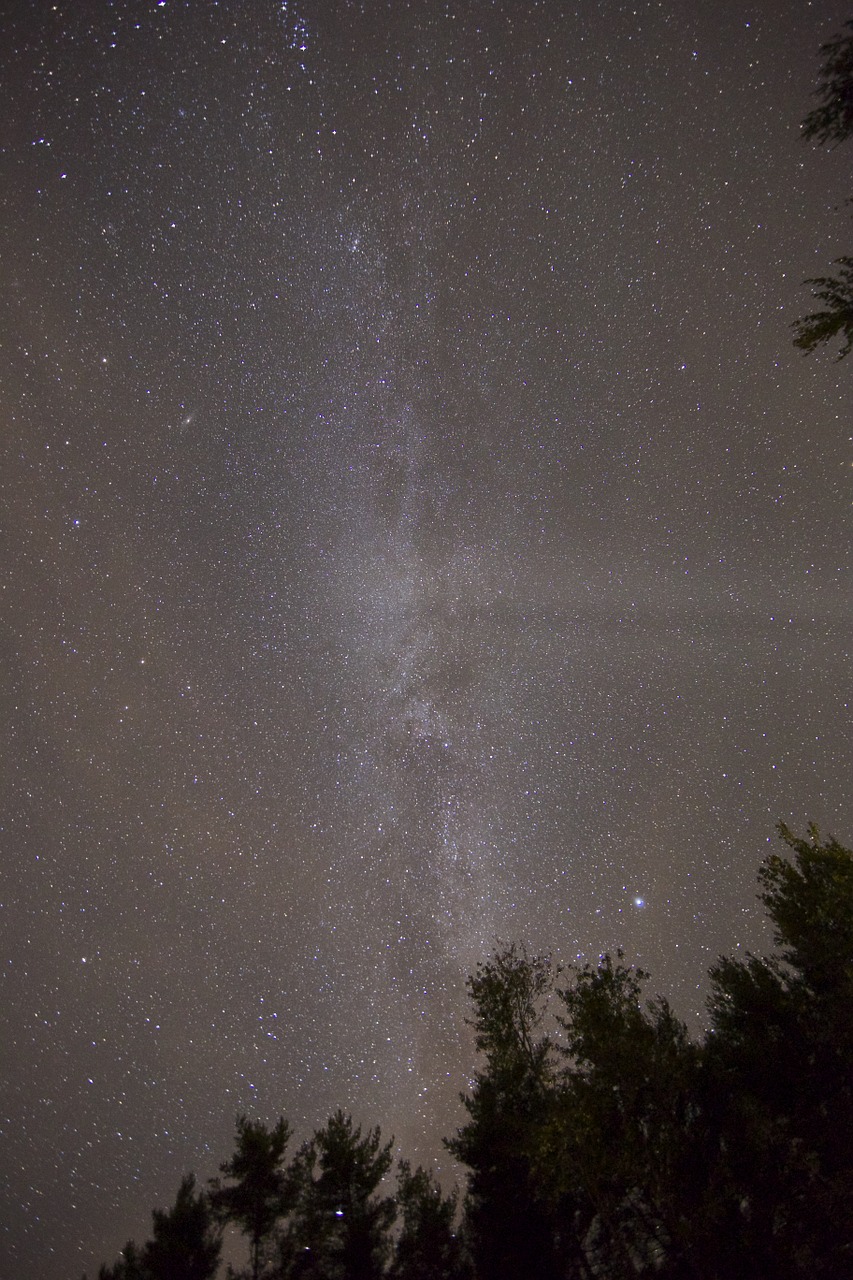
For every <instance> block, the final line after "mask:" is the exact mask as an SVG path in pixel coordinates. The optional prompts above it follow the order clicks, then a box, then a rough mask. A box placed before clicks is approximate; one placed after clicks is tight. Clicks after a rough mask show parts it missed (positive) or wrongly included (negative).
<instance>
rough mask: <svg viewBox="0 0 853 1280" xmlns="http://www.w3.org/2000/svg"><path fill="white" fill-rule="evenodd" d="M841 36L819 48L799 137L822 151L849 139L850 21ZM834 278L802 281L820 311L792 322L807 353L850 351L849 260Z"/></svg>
mask: <svg viewBox="0 0 853 1280" xmlns="http://www.w3.org/2000/svg"><path fill="white" fill-rule="evenodd" d="M844 32H845V33H846V34H844V33H842V34H840V35H837V36H835V38H834V39H832V40H830V41H829V42H828V43H827V44H825V45H822V46H821V53H822V54H823V64H822V67H821V71H820V79H819V81H818V87H817V89H816V91H815V92H816V96H817V97H818V98H819V99H820V101H819V104H818V106H816V107H815V109H814V110H813V111H810V112H809V114H808V115H807V116H806V118H805V120H804V121H803V137H804V138H805V139H807V140H808V141H810V142H818V143H820V144H821V145H822V146H825V145H826V144H827V143H830V144H832V145H834V146H837V145H838V144H839V143H840V142H844V141H846V140H847V139H848V138H849V137H851V136H853V21H851V22H848V23H846V24H845V28H844ZM835 265H836V266H838V267H839V268H840V270H839V272H838V274H837V275H835V276H816V277H813V278H812V279H810V280H806V284H809V285H811V287H812V292H813V295H814V297H815V298H816V300H817V301H818V302H822V303H823V304H824V306H823V307H822V308H821V310H819V311H812V312H811V313H810V314H809V315H807V316H803V317H802V319H800V320H796V321H795V322H794V346H796V347H799V348H800V350H801V351H804V352H806V353H808V352H810V351H814V349H815V348H816V347H819V346H822V345H823V343H825V342H831V341H832V340H833V339H834V338H841V339H842V346H841V350H840V352H839V354H838V356H837V357H836V358H837V359H838V360H843V359H844V357H845V356H847V355H849V354H850V352H851V351H853V258H851V257H844V258H837V259H836V261H835Z"/></svg>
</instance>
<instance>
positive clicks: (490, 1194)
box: [100, 826, 853, 1280]
mask: <svg viewBox="0 0 853 1280" xmlns="http://www.w3.org/2000/svg"><path fill="white" fill-rule="evenodd" d="M779 834H780V836H781V839H782V841H783V843H784V846H785V848H784V851H783V852H782V853H781V854H776V853H774V854H772V855H771V856H770V857H768V858H767V859H766V860H765V861H764V863H763V865H762V866H761V869H760V871H759V876H758V879H759V898H760V900H761V902H762V904H763V906H764V908H765V909H766V911H767V914H768V917H769V920H770V923H771V925H772V928H773V942H774V946H775V951H774V952H773V954H771V955H769V956H757V955H752V954H747V955H746V956H744V957H743V958H738V959H733V958H727V957H722V958H721V959H720V960H718V961H717V963H716V964H715V965H714V966H713V968H712V969H711V971H710V995H709V999H708V1018H709V1022H708V1029H707V1032H706V1034H705V1035H704V1036H703V1037H702V1038H691V1036H690V1035H689V1034H688V1031H687V1028H686V1026H685V1024H684V1023H683V1022H682V1021H681V1020H680V1019H679V1018H678V1016H677V1015H676V1013H675V1012H674V1011H673V1009H672V1008H671V1007H670V1006H669V1004H668V1003H667V1002H666V1001H665V1000H663V999H661V998H660V997H647V995H646V985H647V983H648V975H647V974H646V973H644V972H643V971H642V970H639V969H636V968H634V967H633V966H631V965H630V964H628V963H626V960H625V957H624V956H623V955H622V954H621V953H617V954H616V956H615V957H612V956H608V955H603V956H602V957H601V958H600V959H599V961H598V963H597V964H594V965H590V964H586V965H581V966H577V967H572V968H568V969H565V970H561V969H560V968H559V967H557V966H555V965H553V964H552V962H551V961H550V959H549V958H548V957H547V956H539V955H535V954H531V953H529V952H528V951H527V950H526V949H525V948H524V947H523V946H520V945H517V944H513V945H510V946H505V947H502V948H500V949H499V950H498V951H497V952H496V953H495V954H494V955H493V956H492V957H491V958H490V959H489V960H487V961H484V962H482V963H481V964H479V965H478V966H477V969H476V971H475V973H474V974H473V975H472V976H471V977H470V979H469V981H468V990H469V995H470V999H471V1006H472V1014H471V1019H470V1021H471V1025H472V1026H473V1028H474V1032H475V1039H476V1045H477V1048H478V1050H479V1052H480V1054H481V1066H480V1069H479V1070H478V1071H477V1073H476V1075H475V1077H474V1080H473V1082H472V1085H471V1089H470V1092H469V1093H468V1094H466V1095H465V1096H464V1097H463V1099H462V1101H463V1104H464V1108H465V1113H466V1118H465V1120H464V1122H463V1124H462V1125H461V1126H460V1127H459V1129H458V1130H457V1132H456V1134H455V1135H454V1136H453V1137H452V1138H450V1139H448V1140H447V1142H446V1145H447V1146H448V1147H449V1149H450V1151H451V1152H452V1153H453V1155H454V1156H455V1157H456V1159H457V1160H458V1161H459V1162H460V1163H461V1164H462V1165H463V1166H464V1167H465V1169H466V1171H467V1181H466V1186H465V1189H464V1194H463V1196H462V1197H461V1199H460V1198H459V1196H458V1193H456V1192H453V1193H451V1194H450V1195H445V1194H444V1192H443V1191H442V1189H441V1187H440V1186H439V1185H438V1183H437V1182H436V1180H435V1178H434V1176H433V1175H432V1174H431V1173H430V1172H429V1171H427V1170H424V1169H421V1168H417V1169H414V1170H413V1169H412V1167H411V1165H410V1164H409V1163H408V1161H406V1160H401V1161H399V1162H398V1165H397V1171H396V1173H397V1176H396V1185H395V1184H394V1181H393V1179H392V1177H391V1173H392V1152H393V1145H394V1144H393V1139H392V1140H389V1141H383V1139H382V1135H381V1133H380V1130H379V1129H378V1128H372V1129H367V1130H362V1128H361V1127H360V1126H359V1125H357V1124H356V1123H355V1122H354V1121H353V1119H352V1117H351V1116H349V1115H348V1114H346V1113H345V1112H343V1111H340V1110H339V1111H336V1112H335V1113H334V1114H333V1115H332V1116H331V1117H330V1118H329V1120H328V1122H327V1123H326V1125H325V1126H323V1127H322V1128H320V1129H317V1130H316V1131H315V1132H314V1134H313V1136H312V1137H310V1138H309V1139H307V1140H306V1141H305V1142H303V1143H302V1145H301V1146H300V1147H299V1148H298V1150H297V1151H296V1152H295V1154H294V1155H293V1156H292V1157H291V1158H290V1160H289V1161H288V1160H287V1159H286V1148H287V1144H288V1141H289V1138H290V1127H289V1125H288V1124H287V1122H286V1121H285V1120H284V1119H283V1118H282V1119H280V1120H279V1121H278V1122H277V1124H275V1125H274V1126H273V1127H272V1128H271V1129H269V1128H267V1127H266V1126H265V1125H264V1124H263V1122H261V1121H259V1120H249V1119H248V1118H247V1117H246V1116H240V1117H238V1120H237V1134H236V1145H235V1151H234V1155H233V1156H232V1158H231V1159H230V1160H229V1161H227V1162H226V1163H224V1164H223V1165H222V1166H221V1171H222V1174H223V1175H224V1177H222V1178H219V1179H215V1180H213V1181H212V1182H211V1183H210V1186H209V1190H208V1192H204V1191H198V1190H197V1189H196V1186H195V1181H194V1179H193V1177H192V1175H189V1176H188V1177H187V1178H185V1179H184V1181H183V1182H182V1183H181V1186H180V1189H179V1192H178V1196H177V1199H176V1201H175V1205H174V1207H173V1208H172V1209H171V1210H168V1211H165V1210H155V1211H154V1214H153V1236H152V1239H151V1240H150V1241H148V1242H147V1243H146V1244H144V1245H143V1246H142V1247H137V1246H136V1245H135V1244H134V1243H133V1241H130V1242H129V1243H128V1245H127V1246H126V1247H125V1250H124V1252H123V1255H122V1257H121V1258H120V1259H119V1261H118V1262H117V1263H115V1264H114V1266H113V1267H111V1268H110V1267H102V1268H101V1271H100V1280H179V1278H180V1280H211V1278H212V1277H213V1276H214V1275H215V1273H216V1270H217V1267H218V1263H219V1255H220V1247H221V1233H222V1228H223V1227H224V1226H225V1225H226V1224H228V1223H231V1224H233V1225H235V1226H236V1227H238V1228H239V1230H240V1231H241V1232H242V1234H243V1236H244V1237H245V1240H246V1244H247V1248H248V1264H249V1265H248V1268H247V1270H245V1271H241V1272H236V1273H235V1272H233V1271H229V1276H230V1277H231V1280H238V1277H246V1278H248V1277H251V1280H540V1278H541V1280H545V1278H546V1277H547V1278H548V1280H552V1278H553V1277H561V1278H562V1280H593V1277H606V1280H634V1278H635V1277H643V1276H651V1275H654V1276H656V1277H658V1278H659V1280H688V1278H690V1280H839V1278H841V1280H843V1278H845V1277H847V1278H849V1280H851V1278H853V1154H851V1153H853V1143H852V1142H851V1135H853V853H851V851H850V850H849V849H846V848H845V847H844V846H842V845H841V844H839V843H838V841H836V840H835V839H832V838H830V839H827V840H824V839H823V838H822V837H821V835H820V832H819V831H818V830H817V829H816V828H814V827H812V828H810V829H809V831H808V832H807V834H806V836H804V837H799V836H796V835H794V834H793V833H792V832H791V831H790V830H789V829H788V828H787V827H785V826H780V828H779ZM457 1219H459V1220H458V1221H457Z"/></svg>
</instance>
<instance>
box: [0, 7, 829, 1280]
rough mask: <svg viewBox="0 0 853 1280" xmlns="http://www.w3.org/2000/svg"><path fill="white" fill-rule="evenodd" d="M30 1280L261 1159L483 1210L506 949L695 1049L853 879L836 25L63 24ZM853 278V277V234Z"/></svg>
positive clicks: (20, 1248) (23, 487)
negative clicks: (653, 1006)
mask: <svg viewBox="0 0 853 1280" xmlns="http://www.w3.org/2000/svg"><path fill="white" fill-rule="evenodd" d="M9 9H10V13H9V16H8V18H7V19H6V22H5V27H6V32H5V35H4V40H3V46H4V49H3V52H2V54H0V57H2V59H3V75H2V77H0V86H2V88H0V95H2V112H3V119H4V120H5V121H6V122H7V128H6V130H5V131H4V136H5V142H4V145H3V148H2V155H0V159H1V160H2V181H0V206H2V211H3V231H2V236H3V262H4V277H5V283H4V287H3V322H2V333H0V340H2V349H3V355H4V366H5V370H6V373H5V377H4V379H3V381H2V386H1V387H0V411H2V420H3V435H2V444H0V448H2V461H0V502H2V510H3V529H4V543H5V554H4V555H3V557H2V559H0V587H2V600H3V619H4V624H3V630H2V633H0V634H2V646H3V649H2V653H3V667H4V679H3V683H2V690H0V698H2V703H0V717H2V723H3V725H4V728H5V732H4V734H3V738H2V742H3V745H2V756H0V795H2V799H1V800H0V806H2V807H1V808H0V833H2V836H1V838H2V852H3V857H2V867H1V868H0V876H2V885H0V887H2V918H3V928H2V937H3V948H2V950H3V957H2V958H3V979H4V981H3V997H4V998H3V1002H2V1008H0V1021H2V1043H3V1046H4V1053H3V1067H2V1071H3V1077H4V1087H3V1094H2V1096H3V1111H2V1143H3V1149H4V1155H3V1161H2V1167H3V1170H4V1173H3V1180H2V1183H0V1185H2V1194H3V1210H2V1214H1V1215H0V1217H2V1223H3V1227H2V1234H0V1272H2V1273H3V1274H6V1273H9V1274H19V1275H27V1276H30V1277H32V1278H33V1280H59V1278H60V1277H65V1276H67V1275H74V1274H79V1273H81V1272H82V1271H83V1270H84V1269H85V1268H88V1269H89V1271H90V1274H91V1273H92V1272H93V1271H94V1270H95V1269H96V1267H97V1264H98V1262H100V1261H101V1260H104V1259H107V1258H111V1257H112V1256H114V1255H115V1253H116V1252H117V1250H118V1249H119V1248H120V1247H121V1245H122V1244H123V1242H124V1240H125V1239H126V1238H127V1237H128V1236H129V1235H135V1236H136V1237H137V1238H140V1237H144V1235H145V1232H146V1229H147V1224H148V1212H149V1210H150V1208H151V1206H153V1205H154V1204H161V1205H162V1204H166V1203H168V1202H170V1201H171V1200H172V1198H173V1196H174V1192H175V1190H176V1188H177V1185H178V1182H179V1180H180V1177H181V1175H182V1174H183V1172H184V1171H185V1170H186V1169H188V1168H193V1169H194V1170H195V1171H196V1173H197V1174H198V1176H199V1177H200V1178H202V1179H203V1178H206V1177H208V1176H211V1175H212V1174H213V1173H215V1171H216V1168H217V1165H218V1162H219V1161H220V1160H222V1159H225V1158H226V1157H227V1156H228V1155H229V1153H230V1146H231V1135H232V1133H233V1122H234V1115H235V1113H237V1112H244V1111H245V1112H248V1113H250V1114H252V1115H253V1116H259V1117H261V1118H265V1119H274V1118H275V1117H276V1116H277V1115H278V1114H279V1113H281V1112H284V1113H285V1114H286V1115H287V1116H288V1118H289V1119H290V1120H291V1121H292V1123H293V1124H294V1125H295V1127H296V1129H297V1132H298V1134H299V1136H300V1137H301V1136H304V1135H305V1134H307V1133H308V1132H309V1131H310V1130H311V1129H312V1128H313V1127H314V1126H315V1125H319V1124H321V1123H322V1122H323V1121H324V1120H325V1118H326V1116H327V1115H328V1114H329V1112H330V1111H331V1110H332V1109H333V1108H334V1107H336V1106H342V1107H344V1108H345V1109H347V1110H350V1111H352V1112H353V1114H354V1115H355V1117H356V1119H358V1120H360V1121H363V1122H366V1123H369V1124H373V1123H377V1122H378V1123H380V1124H381V1125H382V1127H383V1131H384V1132H386V1133H388V1134H391V1133H393V1134H395V1135H396V1138H397V1140H398V1143H399V1146H400V1149H401V1152H402V1153H403V1154H405V1155H406V1156H408V1157H409V1158H411V1159H412V1160H413V1161H415V1162H417V1161H421V1162H424V1163H429V1162H430V1161H436V1162H437V1166H438V1167H439V1169H440V1170H441V1171H442V1172H443V1175H444V1176H445V1177H450V1176H452V1169H451V1166H450V1163H449V1161H448V1158H447V1156H446V1154H443V1153H442V1149H441V1142H440V1140H441V1137H442V1136H443V1135H446V1134H449V1133H450V1132H452V1131H453V1129H454V1127H455V1126H456V1124H457V1123H458V1122H459V1119H460V1107H459V1102H458V1094H459V1092H460V1090H464V1089H465V1088H466V1085H467V1081H468V1080H469V1078H470V1074H471V1071H472V1070H473V1067H474V1062H475V1057H474V1051H473V1046H472V1042H471V1037H470V1031H469V1029H468V1028H466V1025H465V1022H464V1018H465V1012H466V1001H465V977H466V975H467V974H468V973H469V972H470V971H471V970H472V968H473V966H474V965H475V964H476V963H477V961H478V960H480V959H483V958H485V957H486V956H487V955H488V954H489V953H490V951H491V950H492V948H493V947H494V945H495V941H496V939H521V940H525V941H526V942H527V943H528V945H530V946H531V947H532V948H533V949H534V950H536V949H539V950H550V951H551V952H553V954H554V955H555V956H556V957H557V958H558V959H560V960H562V961H564V962H567V963H571V962H572V961H574V960H576V959H577V958H578V957H582V958H584V959H594V958H595V957H596V956H598V955H599V954H600V953H602V952H604V951H606V950H613V949H614V948H616V947H620V946H621V947H623V948H624V950H625V953H626V955H627V957H628V959H629V960H631V961H636V962H638V963H641V964H642V965H643V967H644V968H647V969H649V970H651V972H652V975H653V988H654V989H655V990H657V991H661V992H662V993H664V994H666V995H667V996H669V997H670V998H671V999H672V1000H673V1002H674V1004H675V1006H676V1008H677V1010H678V1011H679V1012H680V1013H681V1014H682V1016H684V1017H685V1018H686V1019H687V1020H688V1021H689V1023H690V1025H691V1026H693V1027H694V1028H698V1027H699V1026H701V1025H702V1019H703V1014H704V995H705V990H706V988H705V985H704V981H705V975H706V971H707V968H708V965H709V964H710V963H712V962H713V961H714V959H715V958H716V956H717V955H718V954H719V953H720V952H723V951H724V952H730V951H733V950H735V949H736V948H746V947H753V948H760V947H762V946H764V945H765V944H766V943H767V941H768V939H767V937H766V934H765V933H764V931H763V924H762V919H761V913H760V909H759V907H758V906H757V904H756V902H755V896H754V875H755V870H756V868H757V865H758V863H759V861H760V859H761V858H762V857H763V856H764V854H765V853H766V852H767V850H768V839H770V838H771V837H772V830H773V825H774V823H775V822H776V821H777V820H778V819H780V818H781V819H785V820H787V821H789V822H790V823H791V824H792V825H793V826H794V827H795V828H797V829H800V830H801V829H803V827H804V826H805V824H806V822H807V821H809V820H814V821H816V822H818V823H819V824H820V825H821V826H822V827H823V828H825V829H826V830H828V831H832V832H834V833H835V834H836V835H837V836H838V837H839V839H842V840H845V839H847V840H849V838H850V837H851V835H853V811H851V804H850V797H849V792H848V789H847V788H848V784H849V774H850V764H851V733H850V708H849V687H850V683H849V682H850V671H849V653H848V645H849V635H850V624H851V593H850V586H849V542H850V484H849V480H850V471H849V466H850V458H851V455H850V435H849V422H850V374H851V369H853V364H851V363H850V362H846V363H842V364H834V363H833V362H832V357H831V353H825V354H819V355H816V356H814V357H812V358H811V359H809V360H804V359H803V358H802V357H801V356H799V355H798V354H797V353H796V352H795V351H794V350H793V348H792V346H791V331H790V325H791V323H792V322H793V321H794V320H795V319H796V318H797V317H798V316H799V315H801V314H802V313H803V311H804V310H807V309H808V302H809V300H808V295H807V293H805V292H804V290H803V289H802V286H801V283H800V282H801V280H802V278H803V277H805V276H810V275H815V274H819V273H820V272H821V271H823V270H824V269H825V267H826V265H827V263H828V262H829V261H831V260H832V258H834V257H837V256H838V255H839V254H840V253H843V252H845V251H846V252H848V253H849V251H850V246H849V244H847V243H845V236H847V235H848V232H849V223H847V222H846V221H845V219H844V217H843V215H842V214H839V212H838V207H839V206H840V205H841V204H842V203H843V201H844V199H845V198H846V197H847V195H848V194H849V190H848V188H849V176H850V175H849V154H847V153H845V152H844V150H843V148H841V149H839V150H838V151H837V152H835V151H832V152H821V151H819V150H815V149H811V148H809V147H807V146H804V145H803V143H802V141H801V140H800V137H799V127H798V124H799V121H800V119H801V118H802V117H803V115H804V114H805V113H806V111H807V110H808V109H809V105H810V103H809V95H810V92H811V90H812V87H813V84H814V81H815V76H816V69H817V63H818V49H819V46H820V44H821V43H822V42H823V41H825V40H827V39H829V38H830V37H831V36H832V34H833V33H834V32H835V31H837V30H838V29H839V28H840V27H841V25H842V23H843V22H844V21H845V20H846V18H847V17H848V16H849V15H848V13H847V11H846V10H845V9H844V8H843V7H842V6H841V5H840V4H837V3H830V2H828V0H827V3H820V4H814V5H810V6H803V5H802V4H800V3H799V2H798V0H781V2H776V3H773V4H768V3H759V4H757V5H747V4H745V3H741V0H721V2H720V3H717V4H714V5H708V6H701V5H699V6H683V5H676V4H674V3H670V2H669V0H659V2H652V0H648V2H647V0H643V2H642V3H640V4H639V5H628V4H623V3H621V2H617V0H614V3H607V4H604V3H585V4H579V5H577V6H571V5H566V4H564V3H561V2H558V0H512V2H511V3H510V0H494V2H487V0H472V2H471V3H459V4H458V5H455V4H452V3H439V2H437V0H400V2H399V3H398V2H397V0H395V2H394V3H393V4H391V3H383V2H382V0H365V2H364V3H355V0H322V2H321V0H301V2H299V3H298V2H297V0H258V2H257V3H253V4H248V3H243V2H241V0H219V2H218V3H216V2H214V3H211V4H201V3H197V2H195V0H112V2H111V3H103V4H93V3H82V4H73V5H66V4H57V5H44V4H34V3H24V0H21V2H20V3H18V4H16V5H12V6H9ZM848 239H849V236H848Z"/></svg>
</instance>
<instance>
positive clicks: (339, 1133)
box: [280, 1110, 396, 1280]
mask: <svg viewBox="0 0 853 1280" xmlns="http://www.w3.org/2000/svg"><path fill="white" fill-rule="evenodd" d="M392 1146H393V1140H392V1141H390V1142H387V1143H385V1144H383V1143H382V1137H381V1133H380V1130H379V1128H378V1127H377V1128H375V1129H369V1130H368V1132H367V1133H366V1134H364V1135H363V1136H362V1132H361V1128H360V1127H359V1126H356V1125H354V1124H353V1121H352V1117H351V1116H349V1115H346V1114H345V1113H344V1112H343V1111H340V1110H338V1111H336V1112H335V1114H334V1115H333V1116H331V1117H330V1118H329V1120H328V1122H327V1124H326V1126H325V1128H323V1129H318V1130H317V1131H316V1132H315V1134H314V1136H313V1138H311V1139H309V1141H308V1142H306V1143H304V1144H303V1146H302V1147H301V1148H300V1150H299V1151H298V1153H297V1155H296V1157H295V1159H294V1161H293V1164H292V1166H291V1176H292V1181H293V1189H294V1197H295V1199H294V1204H293V1211H292V1213H291V1217H290V1221H289V1223H288V1226H287V1228H286V1230H285V1231H284V1232H283V1233H282V1238H281V1245H280V1258H281V1271H282V1273H283V1275H284V1276H287V1277H294V1278H295V1277H317V1278H319V1277H322V1278H323V1280H380V1277H381V1276H382V1275H383V1273H384V1270H385V1264H386V1262H387V1260H388V1256H389V1253H390V1249H391V1241H390V1236H389V1232H390V1228H391V1226H392V1224H393V1222H394V1218H395V1216H396V1207H395V1204H394V1200H393V1198H392V1197H390V1196H382V1195H380V1194H379V1187H380V1185H381V1183H382V1180H383V1178H384V1177H385V1175H386V1174H387V1172H388V1170H389V1169H390V1167H391V1148H392Z"/></svg>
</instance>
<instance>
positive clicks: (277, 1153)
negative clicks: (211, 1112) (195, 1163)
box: [210, 1115, 292, 1280]
mask: <svg viewBox="0 0 853 1280" xmlns="http://www.w3.org/2000/svg"><path fill="white" fill-rule="evenodd" d="M290 1135H291V1130H290V1126H289V1125H288V1123H287V1121H286V1120H285V1119H284V1117H280V1118H279V1120H278V1123H277V1124H276V1125H275V1127H274V1128H273V1129H267V1127H266V1125H264V1124H263V1123H261V1122H260V1121H251V1120H249V1119H247V1117H246V1116H244V1115H243V1116H238V1117H237V1146H236V1150H235V1152H234V1155H233V1156H232V1157H231V1159H230V1160H228V1161H226V1162H225V1164H222V1165H220V1172H221V1173H223V1174H225V1178H226V1180H227V1181H226V1182H224V1183H223V1180H222V1179H221V1178H215V1179H213V1180H212V1181H211V1184H210V1187H211V1191H210V1200H211V1204H212V1206H213V1209H214V1212H215V1213H216V1214H217V1215H218V1217H219V1219H220V1221H222V1222H234V1223H236V1224H237V1225H238V1226H239V1227H240V1229H241V1230H242V1231H243V1232H244V1233H245V1235H247V1236H248V1238H249V1248H250V1258H251V1275H252V1280H258V1277H259V1276H260V1275H261V1272H262V1270H263V1268H264V1265H265V1261H266V1250H267V1246H268V1244H269V1243H270V1241H271V1238H272V1235H273V1231H274V1229H275V1227H276V1225H277V1224H278V1222H279V1221H280V1220H281V1218H282V1217H283V1216H284V1215H285V1213H287V1211H288V1209H289V1208H290V1206H291V1203H292V1189H291V1183H290V1179H289V1178H288V1175H287V1171H286V1169H285V1168H284V1165H283V1161H284V1153H285V1150H286V1148H287V1144H288V1142H289V1141H290Z"/></svg>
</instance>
